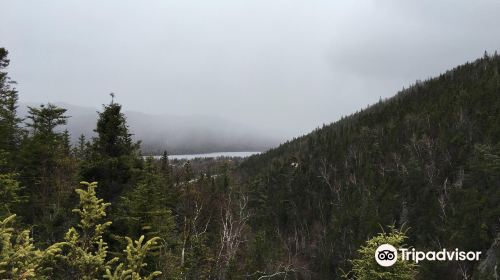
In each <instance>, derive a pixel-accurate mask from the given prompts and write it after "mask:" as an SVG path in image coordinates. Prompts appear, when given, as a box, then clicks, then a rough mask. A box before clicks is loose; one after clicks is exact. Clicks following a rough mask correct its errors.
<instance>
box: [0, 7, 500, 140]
mask: <svg viewBox="0 0 500 280" xmlns="http://www.w3.org/2000/svg"><path fill="white" fill-rule="evenodd" d="M0 3H1V4H0V6H1V7H2V17H0V45H1V46H4V47H6V48H7V49H8V50H9V51H10V54H11V55H10V57H11V62H12V63H11V67H10V70H9V71H10V75H11V77H12V78H13V79H15V80H17V81H18V83H19V84H18V86H17V87H18V89H19V91H20V96H21V100H22V101H24V102H47V101H53V102H67V103H71V104H78V105H82V106H91V107H99V106H100V104H102V103H107V102H109V99H110V98H109V95H108V93H109V92H111V91H113V92H115V93H116V94H117V99H118V101H119V102H120V103H122V104H123V105H124V108H126V109H127V110H133V111H140V112H145V113H149V114H173V115H186V116H189V115H193V114H197V115H212V116H218V117H222V118H225V119H232V120H234V121H236V122H240V123H245V124H250V125H252V126H254V127H255V126H256V127H260V128H262V129H263V130H265V131H267V133H268V134H270V135H272V136H279V137H282V138H283V139H284V138H288V137H292V136H296V135H300V134H302V133H306V132H308V131H310V130H312V129H314V128H315V127H316V126H320V125H321V124H322V123H329V122H332V121H335V120H337V119H338V118H339V117H340V116H342V115H346V114H349V113H351V112H354V111H356V110H358V109H359V108H361V107H365V106H366V105H368V104H371V103H373V102H376V101H377V100H378V99H379V98H380V97H388V96H392V95H394V94H395V93H396V91H397V90H399V89H401V88H402V87H403V86H407V85H409V84H410V83H412V82H413V81H415V80H417V79H426V78H428V77H430V76H433V75H436V74H439V73H441V72H443V71H445V70H447V69H449V68H451V67H454V66H456V65H458V64H461V63H464V62H466V61H468V60H472V59H474V58H476V57H479V56H481V55H482V53H483V52H484V51H485V50H487V51H489V52H493V51H495V50H496V49H499V48H500V37H499V36H497V34H498V26H500V17H498V15H499V14H500V1H496V0H491V1H484V0H478V1H465V0H464V1H456V0H455V1H452V0H446V1H445V0H433V1H431V0H424V1H396V0H379V1H375V0H373V1H368V0H361V1H349V0H338V1H324V0H312V1H311V0H308V1H306V0H302V1H298V0H253V1H237V0H236V1H234V0H231V1H229V0H213V1H194V0H171V1H159V0H158V1H146V2H145V1H124V0H114V1H101V0H91V1H48V0H47V1H42V0H31V1H6V0H0Z"/></svg>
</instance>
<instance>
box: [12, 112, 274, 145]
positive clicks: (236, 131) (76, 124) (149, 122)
mask: <svg viewBox="0 0 500 280" xmlns="http://www.w3.org/2000/svg"><path fill="white" fill-rule="evenodd" d="M54 104H55V105H57V106H59V107H62V108H65V109H67V110H68V111H67V112H66V115H68V116H71V117H70V118H69V119H68V124H67V125H66V126H65V127H60V129H68V131H69V132H70V134H71V140H72V142H73V143H76V141H77V139H78V137H79V136H80V135H81V134H84V135H85V136H86V137H87V138H88V139H90V137H92V136H94V135H95V133H94V131H93V130H94V129H95V125H96V122H97V116H98V114H97V112H98V111H101V110H102V109H101V108H99V109H97V108H91V107H82V106H76V105H72V104H68V103H61V102H55V103H54ZM39 105H40V104H39V103H21V104H20V106H19V109H18V111H19V115H20V116H21V117H26V115H27V112H28V106H31V107H34V106H35V107H36V106H39ZM124 114H125V116H126V118H127V122H128V125H129V127H130V130H131V132H132V133H133V134H134V135H133V138H134V139H135V140H141V141H142V144H141V148H142V151H143V153H145V154H159V153H161V152H162V151H163V150H167V151H168V152H169V153H171V154H184V153H208V152H221V151H224V152H227V151H264V150H267V149H269V148H270V147H273V146H275V145H277V144H278V143H279V139H277V138H275V137H271V136H268V134H267V133H265V132H263V131H261V130H258V129H256V128H253V127H251V126H247V125H245V124H241V123H238V122H234V121H232V120H229V119H224V118H220V117H216V116H209V115H190V116H181V115H169V114H162V115H154V114H146V113H142V112H136V111H127V110H124Z"/></svg>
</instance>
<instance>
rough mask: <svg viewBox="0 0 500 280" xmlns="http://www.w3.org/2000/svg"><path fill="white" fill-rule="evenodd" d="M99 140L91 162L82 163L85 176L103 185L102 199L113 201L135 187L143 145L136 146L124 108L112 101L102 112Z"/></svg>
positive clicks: (96, 142) (82, 174)
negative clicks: (136, 172) (135, 169)
mask: <svg viewBox="0 0 500 280" xmlns="http://www.w3.org/2000/svg"><path fill="white" fill-rule="evenodd" d="M94 131H95V132H96V133H97V137H96V138H94V139H93V141H92V148H91V157H90V160H89V161H87V162H84V163H83V164H82V171H81V176H82V177H83V178H87V179H91V180H94V181H99V182H101V186H102V188H101V191H100V193H101V196H102V197H103V198H105V199H106V200H111V201H112V200H113V199H114V198H116V197H118V196H119V195H120V194H121V193H122V191H123V190H124V189H125V188H127V187H129V186H130V185H131V181H132V179H133V173H134V167H136V163H137V161H138V156H139V143H133V142H132V138H131V134H130V133H129V130H128V126H127V123H126V119H125V116H124V115H123V113H122V112H121V105H119V104H117V103H114V102H112V103H111V104H109V105H106V106H104V110H103V112H100V113H99V119H98V121H97V127H96V129H95V130H94Z"/></svg>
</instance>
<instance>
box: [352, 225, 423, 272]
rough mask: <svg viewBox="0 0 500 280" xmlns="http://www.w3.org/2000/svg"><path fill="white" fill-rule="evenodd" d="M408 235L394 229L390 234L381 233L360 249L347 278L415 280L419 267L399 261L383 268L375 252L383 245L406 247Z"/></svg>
mask: <svg viewBox="0 0 500 280" xmlns="http://www.w3.org/2000/svg"><path fill="white" fill-rule="evenodd" d="M406 239H407V237H406V235H405V234H404V233H403V232H401V231H399V230H397V229H394V228H393V227H392V228H391V231H390V232H388V233H385V232H383V233H380V234H378V235H377V236H375V237H373V238H372V239H370V240H368V241H367V242H366V244H365V245H364V246H362V247H361V248H359V250H358V252H357V253H358V257H357V258H356V259H354V260H353V261H352V266H353V268H352V271H351V272H352V275H350V274H347V275H345V278H350V276H353V278H354V279H356V280H372V279H380V280H413V279H415V276H416V272H417V266H416V265H415V264H414V263H413V262H411V261H403V260H398V261H396V263H395V264H394V265H392V266H390V267H383V266H380V265H379V264H377V262H376V261H375V257H374V256H375V251H376V250H377V247H378V246H380V245H382V244H391V245H392V246H394V247H395V248H399V247H404V245H405V243H404V242H405V240H406Z"/></svg>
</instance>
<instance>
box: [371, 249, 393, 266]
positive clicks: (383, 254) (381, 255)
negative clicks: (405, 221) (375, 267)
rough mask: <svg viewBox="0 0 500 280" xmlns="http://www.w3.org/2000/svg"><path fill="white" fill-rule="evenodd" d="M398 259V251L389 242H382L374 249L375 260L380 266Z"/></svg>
mask: <svg viewBox="0 0 500 280" xmlns="http://www.w3.org/2000/svg"><path fill="white" fill-rule="evenodd" d="M397 260H398V251H397V250H396V248H394V246H392V245H391V244H382V245H380V246H378V248H377V250H376V251H375V261H377V263H378V264H379V265H381V266H385V267H387V266H392V265H393V264H395V263H396V261H397Z"/></svg>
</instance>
